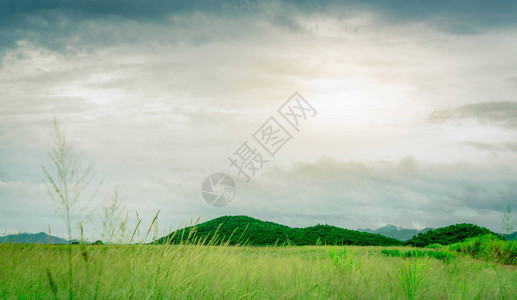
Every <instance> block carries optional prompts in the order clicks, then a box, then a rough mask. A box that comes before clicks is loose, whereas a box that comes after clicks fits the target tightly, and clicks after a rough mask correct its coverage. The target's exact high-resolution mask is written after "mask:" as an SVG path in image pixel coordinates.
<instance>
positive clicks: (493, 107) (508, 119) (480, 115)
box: [429, 101, 517, 129]
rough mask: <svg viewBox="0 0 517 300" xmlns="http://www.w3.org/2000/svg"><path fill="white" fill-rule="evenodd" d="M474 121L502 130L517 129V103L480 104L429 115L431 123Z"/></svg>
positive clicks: (438, 111)
mask: <svg viewBox="0 0 517 300" xmlns="http://www.w3.org/2000/svg"><path fill="white" fill-rule="evenodd" d="M466 119H474V120H477V121H478V122H480V123H483V124H489V125H496V126H501V127H504V128H510V129H516V128H517V102H511V101H500V102H481V103H474V104H466V105H462V106H459V107H455V108H451V109H445V110H437V111H434V112H433V113H431V115H430V116H429V120H430V121H431V122H437V123H440V122H446V121H454V120H466Z"/></svg>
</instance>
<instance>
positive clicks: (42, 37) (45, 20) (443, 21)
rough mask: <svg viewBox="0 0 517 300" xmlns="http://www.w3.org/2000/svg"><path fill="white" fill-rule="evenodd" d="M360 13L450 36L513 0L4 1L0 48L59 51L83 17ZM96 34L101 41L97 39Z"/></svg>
mask: <svg viewBox="0 0 517 300" xmlns="http://www.w3.org/2000/svg"><path fill="white" fill-rule="evenodd" d="M364 11H367V12H373V13H374V14H375V17H376V21H377V23H378V26H382V25H383V23H404V22H418V23H422V22H423V23H427V24H429V25H430V26H434V27H436V28H437V29H438V30H441V31H443V32H447V33H450V34H455V35H471V34H477V33H479V32H481V31H483V30H485V29H487V28H493V27H498V26H508V25H512V24H515V23H516V19H515V18H514V16H515V15H516V14H517V2H515V1H497V2H487V1H466V0H464V1H381V0H378V1H369V2H362V1H325V2H319V1H318V2H317V1H312V0H305V1H294V0H293V1H283V2H279V1H207V0H193V1H166V0H159V1H143V0H131V1H120V0H108V1H87V0H79V1H67V0H41V1H28V0H25V1H19V0H6V1H2V2H1V3H0V49H2V48H3V49H5V48H9V47H11V46H13V45H14V43H15V42H16V41H17V40H20V39H24V38H25V39H29V40H31V41H32V42H36V43H39V44H41V45H42V46H45V47H47V48H51V49H60V48H61V50H62V48H65V46H66V45H67V43H66V42H65V41H64V40H65V39H66V38H68V37H69V36H72V35H74V33H75V31H76V30H77V29H78V26H79V24H80V23H81V22H83V21H85V20H96V21H98V20H110V21H120V20H124V21H128V20H131V21H134V22H145V23H166V22H168V17H170V16H172V15H188V14H191V13H201V14H209V15H218V16H221V17H228V18H248V19H253V18H256V17H258V18H263V19H265V20H268V21H269V22H270V23H271V24H274V25H275V26H277V27H279V28H284V29H288V30H300V26H299V24H298V22H297V21H295V20H294V19H293V18H294V17H295V16H298V15H301V16H303V15H308V14H312V15H318V14H322V15H326V16H330V17H335V18H338V19H342V18H346V17H350V16H354V15H355V14H356V13H357V12H364ZM302 19H303V18H302ZM84 38H85V37H84V36H83V37H82V39H83V40H84ZM92 38H95V36H93V37H92ZM97 38H99V39H101V40H100V41H99V42H100V43H102V37H97Z"/></svg>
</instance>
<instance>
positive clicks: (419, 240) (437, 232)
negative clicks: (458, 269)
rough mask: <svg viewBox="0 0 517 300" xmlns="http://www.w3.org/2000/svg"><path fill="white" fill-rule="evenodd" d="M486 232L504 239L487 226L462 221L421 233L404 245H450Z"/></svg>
mask: <svg viewBox="0 0 517 300" xmlns="http://www.w3.org/2000/svg"><path fill="white" fill-rule="evenodd" d="M484 234H491V235H494V236H496V237H497V238H499V239H503V237H501V236H500V235H498V234H497V233H494V232H492V231H490V230H488V229H487V228H485V227H480V226H477V225H473V224H465V223H462V224H456V225H450V226H447V227H440V228H437V229H431V230H429V231H427V232H425V233H419V234H418V235H417V236H414V237H413V238H411V239H410V240H408V241H406V242H405V243H404V245H412V246H416V247H425V246H427V245H430V244H436V243H438V244H442V245H449V244H454V243H458V242H462V241H464V240H465V239H468V238H471V237H475V236H478V235H484Z"/></svg>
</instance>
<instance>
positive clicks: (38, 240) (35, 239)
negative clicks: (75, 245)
mask: <svg viewBox="0 0 517 300" xmlns="http://www.w3.org/2000/svg"><path fill="white" fill-rule="evenodd" d="M48 242H49V235H48V234H46V233H45V232H40V233H19V234H11V235H6V236H2V237H0V243H9V244H12V243H16V244H48ZM50 243H51V244H56V245H58V244H68V241H67V240H65V239H62V238H59V237H56V236H50Z"/></svg>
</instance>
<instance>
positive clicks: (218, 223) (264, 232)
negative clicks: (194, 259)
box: [155, 216, 402, 246]
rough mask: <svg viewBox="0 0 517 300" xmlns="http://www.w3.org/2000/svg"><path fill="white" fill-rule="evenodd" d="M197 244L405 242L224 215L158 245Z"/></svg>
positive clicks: (371, 243) (352, 231)
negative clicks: (201, 242) (184, 242)
mask: <svg viewBox="0 0 517 300" xmlns="http://www.w3.org/2000/svg"><path fill="white" fill-rule="evenodd" d="M182 241H188V242H192V243H197V242H200V241H205V243H214V244H219V243H221V241H225V242H226V241H228V242H229V244H248V245H261V246H263V245H275V244H278V245H281V244H290V245H325V244H327V245H343V244H347V245H364V246H366V245H375V246H390V245H401V244H402V242H400V241H398V240H396V239H392V238H388V237H385V236H382V235H379V234H373V233H367V232H359V231H355V230H349V229H343V228H339V227H335V226H330V225H316V226H312V227H306V228H292V227H289V226H285V225H281V224H277V223H273V222H267V221H262V220H258V219H254V218H251V217H248V216H224V217H219V218H216V219H213V220H210V221H207V222H205V223H201V224H198V225H196V226H191V227H186V228H184V229H180V230H177V231H176V232H173V233H171V234H170V235H168V236H165V237H162V238H160V239H158V240H156V241H155V243H159V244H163V243H180V242H182Z"/></svg>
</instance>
